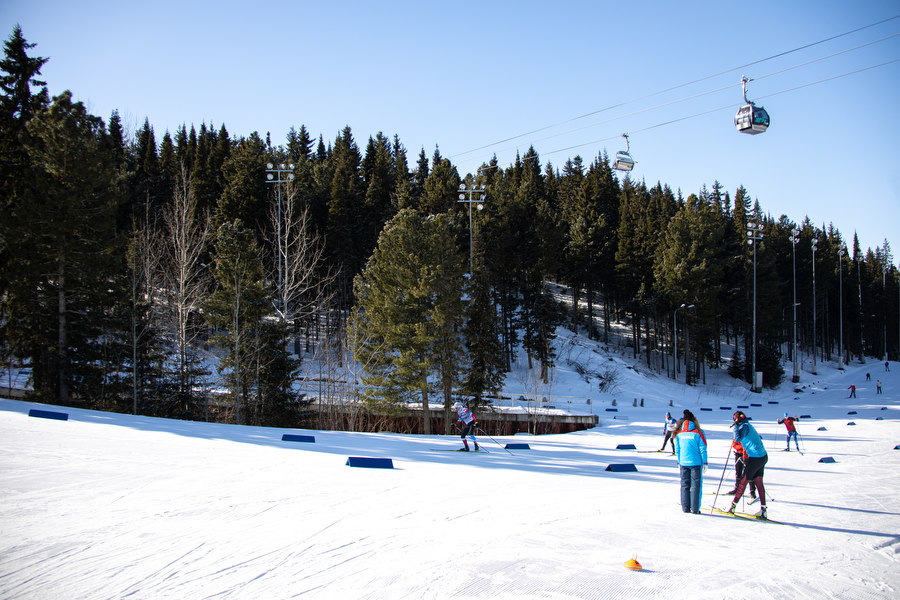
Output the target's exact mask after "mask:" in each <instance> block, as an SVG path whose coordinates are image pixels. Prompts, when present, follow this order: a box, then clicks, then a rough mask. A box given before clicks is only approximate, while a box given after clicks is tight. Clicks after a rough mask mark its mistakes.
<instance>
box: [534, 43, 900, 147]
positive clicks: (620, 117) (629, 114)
mask: <svg viewBox="0 0 900 600" xmlns="http://www.w3.org/2000/svg"><path fill="white" fill-rule="evenodd" d="M898 36H900V33H894V34H892V35H889V36H887V37H883V38H881V39H880V40H875V41H872V42H867V43H865V44H861V45H859V46H856V47H854V48H848V49H846V50H841V51H840V52H834V53H832V54H829V55H828V56H822V57H819V58H814V59H812V60H808V61H806V62H803V63H800V64H797V65H793V66H791V67H786V68H784V69H780V70H778V71H773V72H771V73H767V74H765V75H760V76H758V77H753V80H754V81H760V80H763V79H766V78H768V77H773V76H775V75H781V74H783V73H787V72H788V71H793V70H795V69H799V68H802V67H806V66H809V65H811V64H814V63H817V62H821V61H823V60H828V59H829V58H834V57H835V56H840V55H841V54H847V53H848V52H853V51H854V50H859V49H860V48H865V47H866V46H871V45H874V44H878V43H880V42H884V41H887V40H890V39H892V38H895V37H898ZM733 87H734V84H728V85H725V86H722V87H718V88H716V89H713V90H707V91H705V92H699V93H697V94H693V95H691V96H684V97H682V98H678V99H676V100H671V101H669V102H664V103H662V104H655V105H653V106H648V107H647V108H642V109H640V110H635V111H632V112H630V113H626V114H624V115H619V116H617V117H612V118H609V119H606V120H604V121H598V122H596V123H591V124H588V125H584V126H582V127H576V128H574V129H567V130H566V131H561V132H559V133H554V134H552V135H548V136H545V137H541V138H537V139H535V140H533V141H534V142H542V141H545V140H549V139H553V138H555V137H560V136H563V135H568V134H570V133H576V132H578V131H584V130H585V129H590V128H592V127H598V126H600V125H605V124H607V123H611V122H613V121H618V120H620V119H624V118H626V117H632V116H634V115H639V114H642V113H645V112H650V111H652V110H657V109H660V108H665V107H667V106H672V105H673V104H679V103H681V102H686V101H688V100H694V99H695V98H702V97H703V96H709V95H711V94H717V93H719V92H722V91H725V90H730V89H732V88H733ZM622 104H628V102H623V103H622ZM543 129H547V128H546V127H545V128H542V129H538V130H536V131H542V130H543ZM536 131H535V132H536ZM535 132H531V133H535ZM523 135H529V134H523Z"/></svg>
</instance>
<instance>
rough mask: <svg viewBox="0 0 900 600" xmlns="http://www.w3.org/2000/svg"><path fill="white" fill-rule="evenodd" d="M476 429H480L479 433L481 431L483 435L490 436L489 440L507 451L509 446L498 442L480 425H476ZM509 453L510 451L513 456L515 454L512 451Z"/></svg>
mask: <svg viewBox="0 0 900 600" xmlns="http://www.w3.org/2000/svg"><path fill="white" fill-rule="evenodd" d="M478 431H480V432H481V433H483V434H484V435H486V436H487V437H488V438H490V440H491V441H492V442H494V443H495V444H497V445H498V446H500V447H501V448H503V449H504V450H506V451H507V452H509V448H507V447H506V446H503V445H501V444H500V442H498V441H497V440H495V439H494V438H492V437H491V436H489V435H488V433H487V431H485V430H484V429H482V428H481V427H478ZM509 453H510V454H511V455H512V456H515V454H513V453H512V452H509Z"/></svg>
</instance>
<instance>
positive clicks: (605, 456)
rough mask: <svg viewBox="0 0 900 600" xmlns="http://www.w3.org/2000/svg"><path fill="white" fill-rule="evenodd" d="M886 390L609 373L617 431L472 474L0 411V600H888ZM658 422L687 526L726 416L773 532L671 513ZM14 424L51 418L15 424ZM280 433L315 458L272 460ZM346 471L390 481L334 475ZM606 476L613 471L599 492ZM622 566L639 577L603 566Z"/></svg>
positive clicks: (150, 424) (898, 440) (858, 372)
mask: <svg viewBox="0 0 900 600" xmlns="http://www.w3.org/2000/svg"><path fill="white" fill-rule="evenodd" d="M604 360H608V359H604ZM616 360H618V361H619V362H620V363H621V362H625V361H623V360H622V359H616ZM891 367H892V372H885V371H884V365H883V364H881V363H878V362H877V361H872V360H870V361H869V362H868V363H866V364H864V365H860V364H853V365H850V366H849V367H848V368H847V369H846V370H844V371H840V370H838V369H836V368H835V365H833V364H832V365H823V364H820V365H819V374H818V375H817V376H814V375H811V374H810V373H808V372H806V371H804V372H803V373H802V376H801V384H800V385H802V386H804V387H803V390H802V391H800V392H798V393H795V392H794V391H793V388H794V386H793V385H792V384H790V383H786V384H784V385H782V386H781V388H780V389H779V390H776V391H766V392H764V393H762V394H750V393H749V392H748V391H747V390H746V388H745V387H741V386H740V385H736V383H737V382H734V381H733V380H729V379H727V377H724V376H723V375H722V374H721V373H709V374H708V375H709V383H708V385H707V386H705V387H704V386H695V387H686V386H684V385H681V384H675V383H673V382H672V381H671V380H667V379H665V377H663V376H654V375H648V374H646V373H641V372H638V371H636V370H634V369H627V368H623V369H621V371H620V373H621V375H620V382H619V386H618V390H617V391H616V393H615V394H614V396H615V397H617V398H618V399H619V401H618V402H617V407H618V412H617V413H611V412H606V411H605V409H604V408H603V407H610V405H611V396H609V395H605V396H602V397H601V396H596V398H597V402H598V403H600V404H598V405H597V407H598V410H597V411H596V412H597V413H598V414H600V425H599V426H598V427H596V428H594V429H592V430H589V431H584V432H579V433H574V434H565V435H550V436H539V437H525V436H515V438H512V437H509V438H495V439H491V438H489V437H485V436H481V437H480V443H481V445H482V446H483V447H484V448H486V449H487V450H489V453H478V454H475V453H469V454H465V453H461V452H455V451H454V450H455V449H456V448H458V447H459V446H460V444H459V439H458V438H454V437H443V436H428V437H425V436H410V435H394V434H363V433H343V432H330V431H300V430H281V429H266V428H254V427H237V426H232V425H221V424H206V423H195V422H184V421H170V420H164V419H153V418H148V417H134V416H128V415H119V414H110V413H101V412H92V411H84V410H77V409H68V408H61V407H53V406H41V405H35V404H28V403H24V402H19V401H14V400H0V598H3V599H7V600H11V599H26V598H27V599H36V598H37V599H59V598H66V599H73V600H74V599H81V598H84V599H91V600H94V599H103V598H111V599H112V598H116V599H119V598H137V599H159V598H178V599H204V598H240V599H244V598H251V599H282V598H295V597H303V598H328V599H330V598H334V599H351V598H352V599H357V598H371V599H375V598H383V599H391V600H396V599H403V598H438V599H441V598H490V599H492V600H496V599H507V598H508V599H523V598H594V599H601V598H603V599H606V598H609V599H621V598H666V600H679V599H682V598H683V599H692V600H693V599H696V598H727V599H729V600H736V599H739V598H753V599H754V600H759V599H764V598H790V599H798V598H809V599H817V600H818V599H821V598H841V599H857V598H858V599H868V598H897V597H898V594H900V561H898V559H900V499H898V498H900V494H898V492H900V478H898V473H900V450H896V449H894V447H895V446H897V445H898V444H900V364H898V363H891ZM786 370H787V374H788V376H787V378H788V380H789V379H790V372H791V371H790V365H788V368H787V369H786ZM866 372H870V373H871V375H872V380H871V381H866V378H865V373H866ZM577 379H578V378H577V376H575V375H574V374H572V375H571V377H570V375H569V374H566V373H565V372H564V369H560V372H559V373H557V382H556V383H555V384H554V390H553V393H554V394H566V393H569V394H571V395H573V396H577V395H582V396H583V395H585V391H584V388H583V386H582V387H579V386H578V385H576V383H575V382H576V380H577ZM876 379H880V380H881V381H882V382H883V386H884V393H883V394H881V395H877V394H876V389H875V383H876ZM567 381H569V383H567ZM851 383H853V384H855V385H856V386H857V398H856V399H848V398H847V396H848V390H847V387H848V386H849V385H850V384H851ZM594 391H596V386H594ZM633 398H643V399H644V400H645V405H644V407H640V406H638V407H634V406H632V403H633V400H632V399H633ZM670 400H671V401H673V408H672V410H673V413H675V414H676V416H678V415H680V413H681V410H682V409H683V408H690V409H692V410H693V411H694V412H695V413H696V415H697V417H698V418H699V419H700V422H701V425H702V426H703V427H704V429H705V430H706V432H707V435H708V437H709V440H710V442H709V452H710V469H709V472H708V473H707V476H706V479H705V481H704V498H703V503H702V506H703V507H704V508H706V509H708V508H709V507H711V506H713V504H714V503H715V505H716V506H719V507H726V506H727V505H728V501H727V499H725V498H719V499H718V500H716V498H715V495H714V492H715V491H716V489H717V488H718V486H719V482H720V479H721V478H722V477H723V474H724V482H723V483H722V486H723V487H722V490H723V491H724V490H725V489H730V488H731V487H732V483H733V469H732V467H731V464H729V465H728V467H727V469H726V468H725V460H726V457H727V456H728V453H729V446H730V443H729V442H730V430H729V428H728V425H729V424H730V417H731V414H732V412H733V411H734V410H735V409H736V408H737V406H748V407H749V408H747V409H744V410H745V412H746V413H747V414H749V415H750V416H751V417H752V418H753V423H754V425H755V426H756V427H757V429H758V430H759V431H760V433H761V434H762V435H763V436H764V439H765V440H766V443H767V447H768V448H770V449H771V452H770V460H769V464H768V466H767V467H766V476H765V480H766V489H767V491H768V492H770V493H771V495H772V499H771V500H770V501H769V516H770V518H772V519H777V520H778V521H781V522H783V524H775V523H764V522H758V521H746V520H738V519H734V518H732V517H726V516H720V515H715V514H710V511H709V510H705V511H704V512H703V514H702V515H692V514H685V513H682V512H681V507H680V503H679V485H678V471H677V468H676V465H675V461H674V459H673V458H672V457H671V456H670V455H668V454H663V453H656V452H639V450H643V451H646V450H656V449H658V448H659V447H660V444H661V443H662V435H661V431H662V421H663V416H664V414H665V412H666V410H667V409H668V404H669V401H670ZM752 404H760V406H752ZM722 407H728V408H727V409H725V408H722ZM35 408H38V409H44V410H50V411H59V412H65V413H67V414H68V417H69V418H68V420H67V421H60V420H53V419H44V418H35V417H29V416H28V413H29V410H31V409H35ZM702 409H712V410H702ZM785 411H787V412H790V413H791V414H792V415H793V414H798V415H810V418H808V419H803V420H802V421H801V422H800V424H799V431H800V434H801V442H802V447H803V448H804V449H805V452H804V454H802V455H801V454H798V453H796V452H790V453H788V452H782V451H781V450H782V449H783V448H784V428H783V426H780V425H777V424H776V423H775V420H776V419H777V418H779V417H780V416H781V415H782V414H783V412H785ZM851 411H855V412H856V414H849V413H850V412H851ZM614 416H617V417H619V418H618V419H614V418H613V417H614ZM623 417H627V418H623ZM851 422H852V423H855V425H851V424H850V423H851ZM821 428H824V429H821ZM286 432H287V433H295V434H306V435H313V436H314V437H315V442H314V443H303V442H285V441H282V440H281V438H282V434H283V433H286ZM508 442H516V443H527V444H529V445H530V449H529V450H511V451H507V450H505V449H504V447H503V446H504V445H505V444H506V443H508ZM619 444H634V445H635V446H636V448H637V449H636V450H620V449H617V446H618V445H619ZM351 456H353V457H356V456H362V457H376V458H390V459H392V461H393V466H394V468H393V469H372V468H355V467H351V466H347V465H346V462H347V459H348V457H351ZM823 457H832V458H833V459H834V461H835V462H833V463H822V462H819V461H820V459H821V458H823ZM613 463H615V464H620V463H626V464H634V465H635V466H636V468H637V471H636V472H624V473H623V472H614V471H607V470H606V467H607V466H608V465H609V464H613ZM726 486H727V487H726ZM748 500H749V498H748ZM745 508H746V510H747V511H754V512H755V509H756V506H755V505H754V506H749V505H748V506H746V507H745ZM632 556H636V557H637V560H638V561H639V562H640V563H641V565H642V566H643V570H642V571H631V570H628V569H626V568H625V567H624V563H625V562H626V561H628V560H629V559H631V558H632Z"/></svg>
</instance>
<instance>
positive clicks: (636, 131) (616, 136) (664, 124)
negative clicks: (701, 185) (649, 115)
mask: <svg viewBox="0 0 900 600" xmlns="http://www.w3.org/2000/svg"><path fill="white" fill-rule="evenodd" d="M897 62H900V58H895V59H893V60H889V61H886V62H883V63H880V64H877V65H871V66H868V67H863V68H862V69H857V70H855V71H849V72H847V73H842V74H840V75H835V76H833V77H827V78H825V79H820V80H818V81H813V82H810V83H804V84H803V85H798V86H795V87H792V88H788V89H785V90H781V91H778V92H772V93H771V94H766V95H765V96H760V97H759V98H757V100H763V99H764V98H771V97H773V96H778V95H780V94H787V93H789V92H794V91H796V90H800V89H803V88H807V87H811V86H814V85H819V84H822V83H827V82H829V81H834V80H835V79H841V78H842V77H848V76H850V75H856V74H857V73H862V72H864V71H871V70H872V69H878V68H880V67H885V66H887V65H891V64H894V63H897ZM727 109H734V103H733V102H732V103H730V104H727V105H725V106H720V107H718V108H713V109H710V110H705V111H703V112H699V113H696V114H693V115H688V116H685V117H679V118H677V119H672V120H670V121H665V122H663V123H657V124H656V125H650V126H649V127H644V128H643V129H634V130H632V131H630V132H629V135H633V134H635V133H641V132H644V131H649V130H651V129H657V128H659V127H664V126H666V125H671V124H673V123H680V122H681V121H687V120H688V119H694V118H697V117H702V116H704V115H708V114H711V113H715V112H719V111H724V110H727ZM620 137H621V135H614V136H610V137H607V138H603V139H599V140H593V141H590V142H585V143H583V144H576V145H574V146H568V147H566V148H559V149H557V150H551V151H549V152H544V153H542V155H543V156H548V155H550V154H558V153H560V152H565V151H567V150H574V149H575V148H582V147H584V146H590V145H593V144H599V143H601V142H608V141H611V140H615V139H618V138H620Z"/></svg>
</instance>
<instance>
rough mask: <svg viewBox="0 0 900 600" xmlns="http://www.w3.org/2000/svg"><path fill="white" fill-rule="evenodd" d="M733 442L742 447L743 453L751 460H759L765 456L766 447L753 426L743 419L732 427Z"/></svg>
mask: <svg viewBox="0 0 900 600" xmlns="http://www.w3.org/2000/svg"><path fill="white" fill-rule="evenodd" d="M734 441H735V442H738V443H740V444H741V446H743V447H744V452H746V453H747V456H750V457H751V458H761V457H763V456H766V447H765V444H763V441H762V438H761V437H759V434H758V433H756V430H755V429H754V428H753V425H751V424H750V422H749V421H747V420H746V419H744V420H743V421H741V422H740V423H739V424H738V425H735V427H734Z"/></svg>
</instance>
